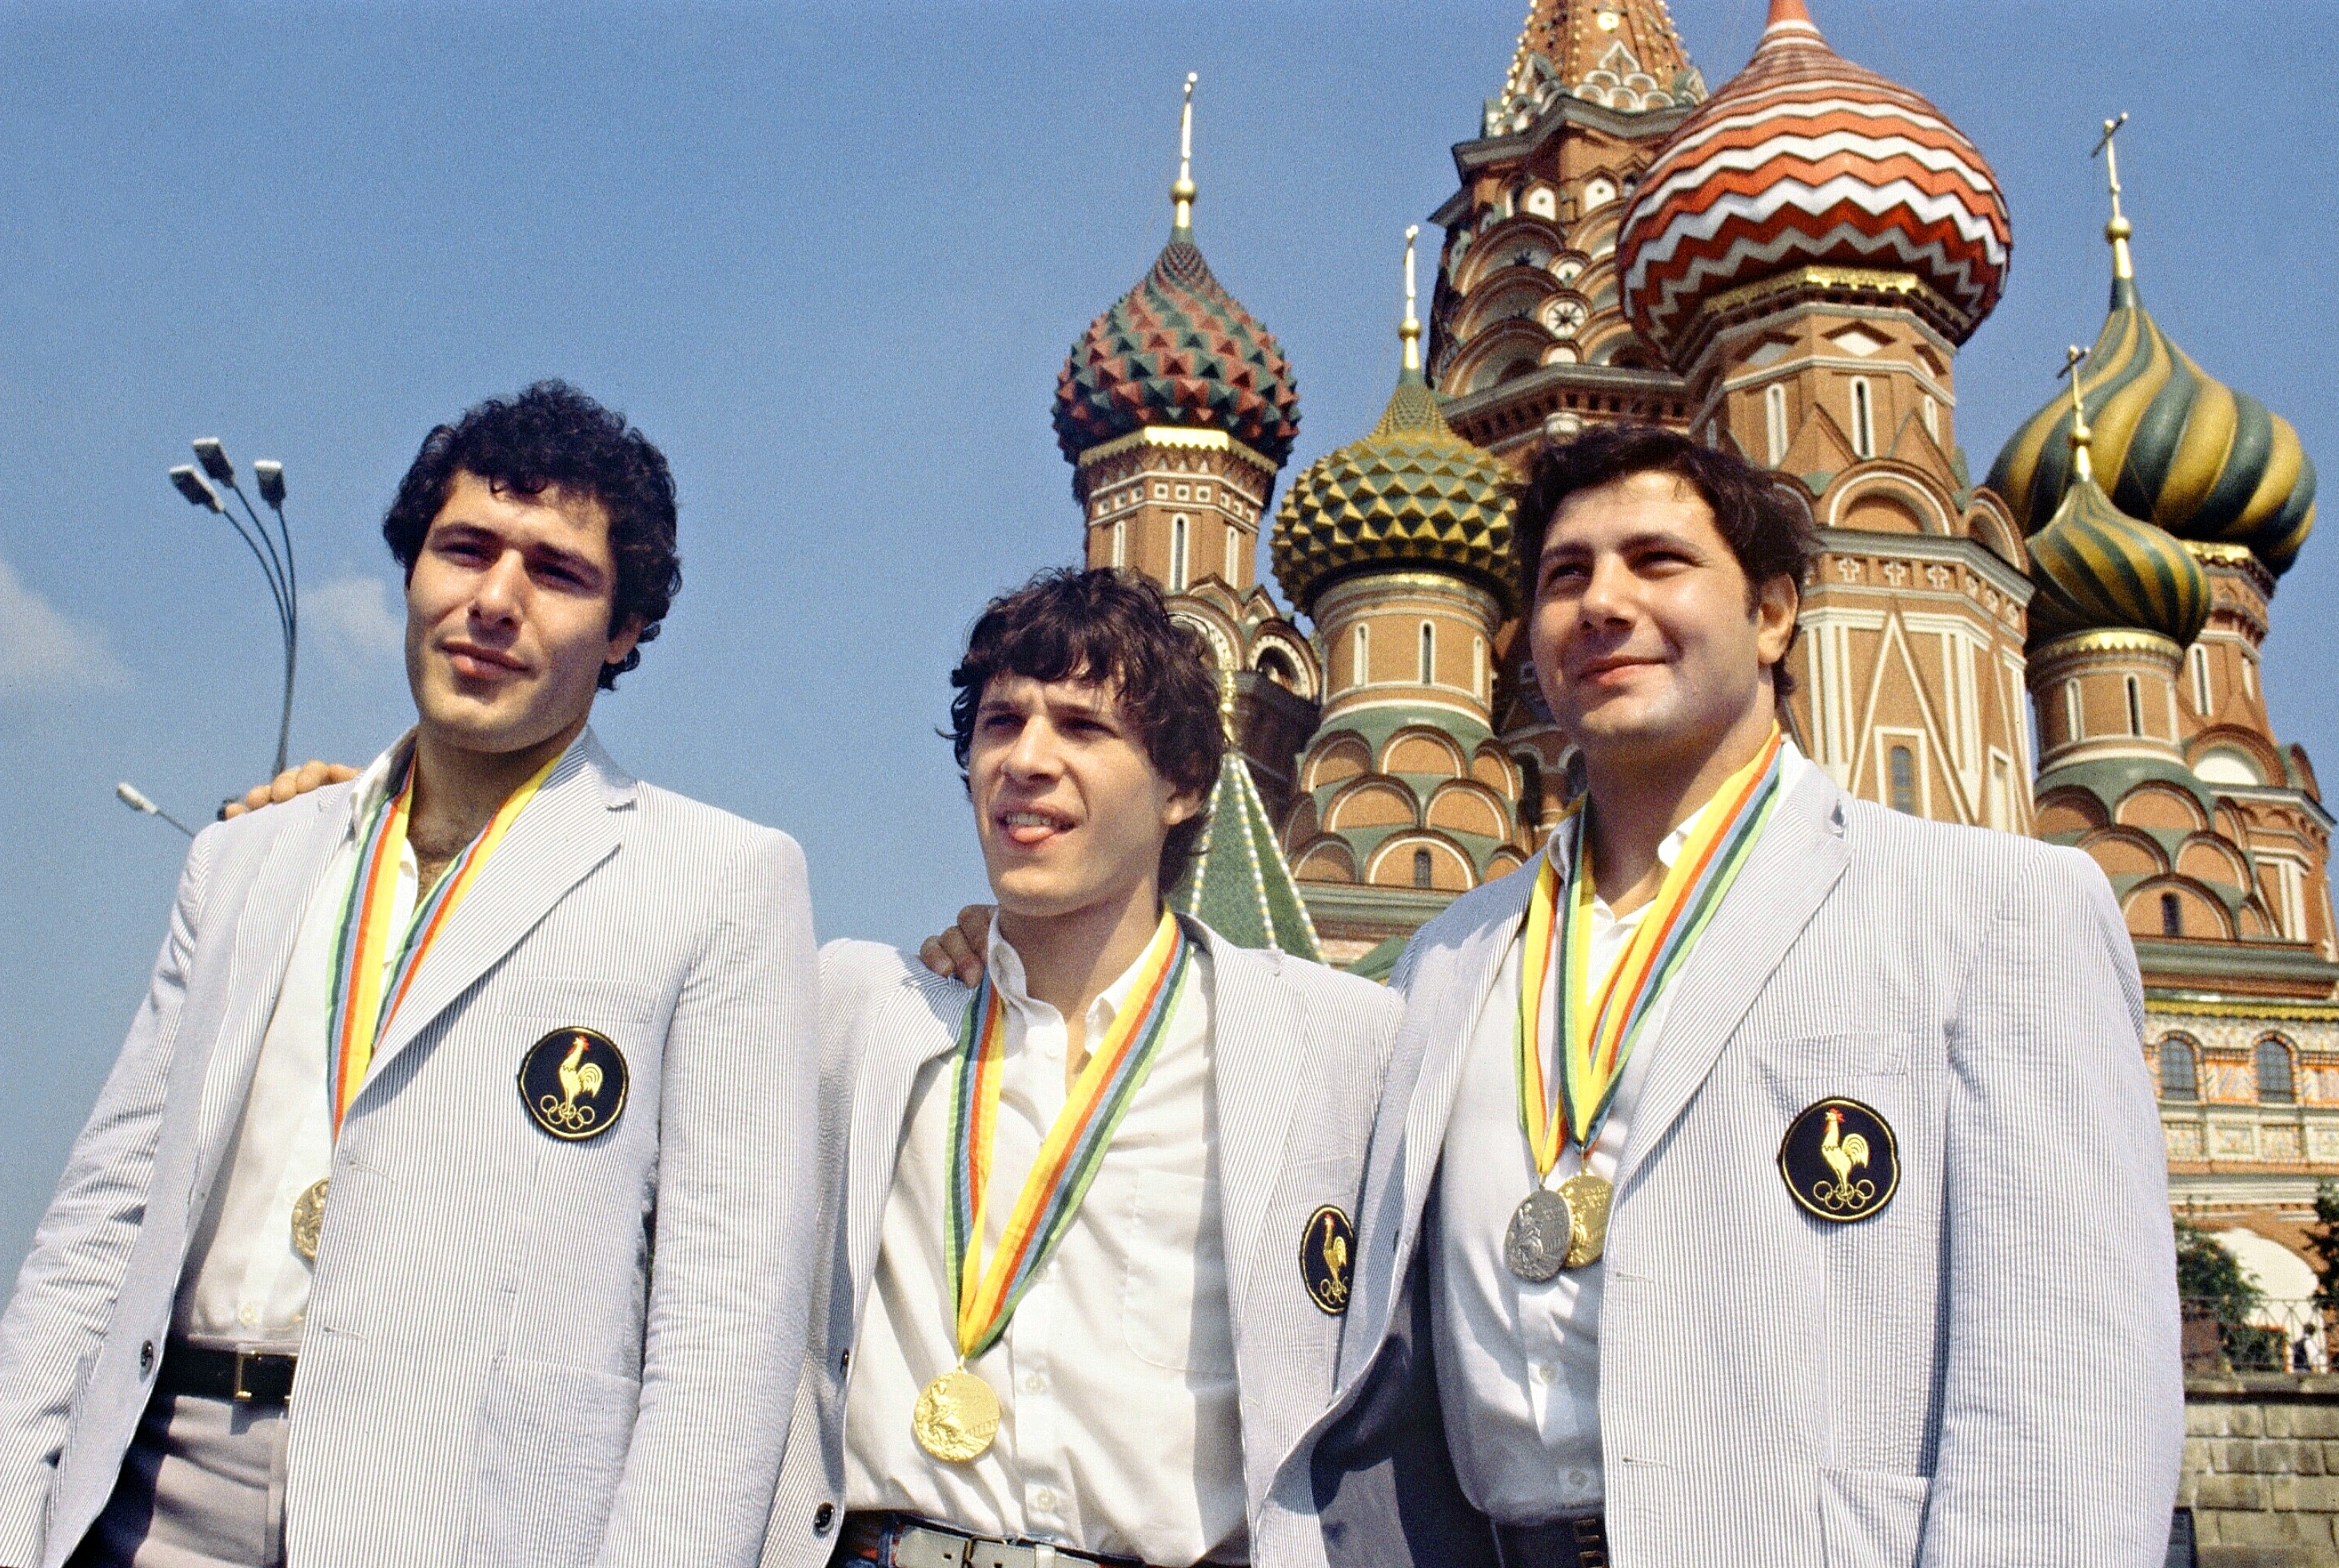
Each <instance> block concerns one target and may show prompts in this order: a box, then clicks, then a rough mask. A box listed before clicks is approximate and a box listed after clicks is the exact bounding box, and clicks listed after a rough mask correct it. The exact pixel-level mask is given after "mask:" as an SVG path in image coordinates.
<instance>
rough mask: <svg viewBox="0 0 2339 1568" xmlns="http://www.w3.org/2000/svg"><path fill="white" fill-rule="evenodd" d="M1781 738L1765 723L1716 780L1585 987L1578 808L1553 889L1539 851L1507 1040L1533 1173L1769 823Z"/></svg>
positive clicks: (1579, 1126) (1597, 1101)
mask: <svg viewBox="0 0 2339 1568" xmlns="http://www.w3.org/2000/svg"><path fill="white" fill-rule="evenodd" d="M1784 742H1785V737H1784V736H1783V735H1781V733H1780V731H1779V730H1778V728H1777V727H1776V726H1775V725H1774V726H1772V730H1771V734H1770V737H1769V739H1768V740H1766V741H1765V742H1764V743H1763V745H1762V749H1761V750H1760V751H1758V752H1757V753H1756V754H1754V756H1753V757H1752V759H1751V760H1749V761H1748V762H1747V763H1746V764H1745V765H1744V766H1743V767H1742V768H1740V769H1739V770H1738V771H1737V772H1736V773H1733V774H1731V776H1730V777H1729V778H1727V779H1725V780H1724V781H1723V782H1722V787H1721V788H1720V789H1719V790H1717V791H1716V792H1715V794H1714V796H1713V798H1712V801H1710V802H1709V803H1707V806H1706V809H1705V810H1704V812H1703V814H1702V816H1701V817H1700V820H1699V822H1698V824H1697V826H1696V827H1695V828H1693V829H1692V830H1691V832H1690V835H1689V838H1688V840H1687V841H1686V842H1685V843H1683V845H1682V849H1681V853H1679V854H1677V855H1676V856H1675V857H1674V859H1673V864H1672V865H1671V866H1670V867H1668V868H1667V869H1666V872H1665V876H1664V880H1663V883H1661V884H1660V886H1659V887H1658V890H1657V895H1656V897H1655V898H1654V899H1653V901H1651V903H1650V906H1649V909H1648V911H1647V912H1646V913H1645V914H1643V916H1642V919H1641V922H1640V925H1639V926H1638V928H1637V929H1636V930H1635V931H1634V932H1633V937H1632V940H1631V941H1630V942H1628V943H1626V945H1625V949H1624V952H1623V956H1622V957H1620V958H1619V959H1618V960H1617V961H1616V962H1615V963H1614V965H1613V966H1612V967H1611V968H1610V970H1609V971H1608V973H1607V975H1606V976H1605V977H1604V980H1603V981H1601V983H1600V984H1599V985H1598V986H1597V987H1596V988H1595V987H1594V984H1593V983H1592V977H1591V972H1590V971H1591V949H1592V901H1593V898H1594V888H1595V884H1596V879H1595V878H1594V873H1593V870H1592V846H1591V835H1590V833H1589V831H1588V828H1587V818H1588V812H1579V813H1578V814H1577V815H1576V821H1575V843H1574V856H1573V857H1572V859H1571V861H1570V863H1569V866H1568V875H1567V885H1566V886H1565V887H1564V889H1563V888H1562V887H1561V886H1560V881H1559V875H1558V871H1557V868H1556V867H1555V866H1554V864H1553V863H1552V862H1551V859H1550V857H1549V856H1548V855H1546V856H1545V862H1544V865H1543V868H1542V870H1541V871H1540V872H1539V873H1537V876H1536V879H1535V892H1534V893H1533V894H1532V895H1531V897H1530V899H1529V902H1528V911H1527V932H1526V939H1527V942H1528V945H1527V947H1526V949H1525V952H1524V953H1523V954H1522V965H1521V976H1520V980H1521V984H1520V1001H1519V1019H1518V1027H1517V1042H1516V1048H1515V1054H1516V1057H1517V1062H1518V1080H1519V1090H1520V1115H1521V1120H1522V1125H1523V1127H1524V1128H1525V1131H1526V1134H1527V1139H1528V1144H1529V1147H1530V1149H1531V1150H1532V1151H1533V1153H1534V1156H1535V1171H1536V1174H1537V1175H1538V1176H1548V1175H1549V1174H1550V1172H1551V1170H1552V1168H1553V1167H1554V1166H1555V1165H1556V1164H1557V1163H1558V1160H1559V1153H1560V1150H1561V1149H1563V1148H1564V1147H1565V1145H1566V1142H1567V1140H1568V1139H1569V1138H1570V1137H1573V1138H1574V1140H1575V1142H1576V1145H1577V1147H1579V1148H1581V1149H1585V1150H1587V1151H1588V1150H1589V1149H1591V1147H1592V1145H1593V1143H1594V1141H1595V1140H1596V1139H1598V1137H1599V1135H1600V1128H1601V1126H1602V1125H1603V1123H1604V1122H1605V1121H1606V1119H1607V1116H1608V1109H1609V1107H1610V1105H1611V1104H1613V1103H1614V1100H1615V1095H1616V1087H1617V1085H1618V1083H1619V1082H1620V1081H1621V1080H1622V1079H1623V1069H1624V1063H1625V1061H1626V1060H1627V1059H1628V1058H1629V1057H1630V1055H1631V1053H1632V1048H1633V1043H1634V1041H1635V1040H1637V1039H1638V1038H1639V1035H1640V1031H1641V1027H1642V1025H1643V1023H1644V1022H1645V1021H1647V1019H1648V1017H1649V1016H1650V1014H1651V1012H1652V1011H1653V1010H1654V1008H1655V1005H1656V1002H1657V1000H1658V999H1659V998H1660V997H1662V996H1663V994H1664V992H1665V990H1666V988H1667V987H1668V986H1669V985H1670V984H1671V983H1672V981H1673V977H1674V976H1675V974H1676V973H1678V972H1679V971H1680V969H1681V967H1682V965H1683V962H1684V961H1685V960H1686V959H1687V957H1688V955H1689V953H1690V952H1691V950H1692V949H1693V947H1694V946H1695V945H1696V942H1697V939H1698V937H1699V936H1700V935H1701V934H1702V932H1704V930H1705V928H1706V925H1707V924H1708V923H1709V922H1711V921H1712V918H1713V915H1714V912H1715V911H1717V910H1718V909H1720V908H1721V906H1722V900H1723V899H1724V898H1725V897H1726V896H1727V895H1728V893H1729V892H1730V889H1731V886H1732V884H1733V883H1735V882H1736V881H1737V879H1738V873H1740V872H1741V871H1742V870H1743V869H1744V867H1745V863H1746V861H1747V858H1748V856H1749V855H1750V854H1751V853H1752V849H1753V846H1754V844H1755V843H1756V841H1757V840H1758V839H1760V837H1761V836H1762V829H1763V828H1764V827H1765V826H1767V825H1768V824H1769V822H1770V819H1771V814H1772V809H1773V808H1774V807H1775V806H1776V804H1777V802H1778V795H1779V781H1780V778H1781V774H1782V772H1783V764H1784V750H1783V747H1784ZM1554 928H1555V929H1554ZM1538 932H1541V934H1542V936H1543V941H1542V942H1541V943H1540V945H1538V944H1537V942H1536V941H1535V938H1536V935H1537V933H1538ZM1554 969H1558V970H1559V971H1561V973H1562V974H1563V975H1564V981H1563V983H1562V984H1561V986H1560V988H1559V997H1558V1007H1557V1008H1556V1010H1555V1011H1556V1013H1557V1023H1558V1028H1557V1030H1556V1031H1555V1032H1556V1034H1557V1036H1558V1038H1557V1040H1556V1041H1555V1045H1556V1050H1554V1055H1555V1056H1556V1058H1557V1069H1558V1070H1557V1071H1556V1073H1555V1074H1554V1076H1555V1077H1556V1078H1557V1079H1558V1083H1557V1085H1556V1089H1557V1094H1556V1100H1557V1104H1556V1105H1555V1106H1554V1105H1553V1099H1554V1096H1553V1094H1552V1090H1551V1087H1549V1086H1547V1085H1546V1082H1545V1073H1544V1070H1543V1050H1542V1049H1541V1036H1542V1032H1543V1031H1542V1027H1541V1024H1542V1019H1543V1012H1544V1002H1543V997H1544V994H1545V991H1546V990H1547V988H1548V986H1549V983H1550V974H1551V971H1553V970H1554ZM1546 1108H1550V1109H1546Z"/></svg>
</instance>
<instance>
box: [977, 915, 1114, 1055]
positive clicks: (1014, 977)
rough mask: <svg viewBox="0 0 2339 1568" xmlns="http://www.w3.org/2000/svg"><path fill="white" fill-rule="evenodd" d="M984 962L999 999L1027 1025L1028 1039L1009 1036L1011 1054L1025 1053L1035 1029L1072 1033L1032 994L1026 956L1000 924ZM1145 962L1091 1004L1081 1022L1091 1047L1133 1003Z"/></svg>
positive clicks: (985, 951)
mask: <svg viewBox="0 0 2339 1568" xmlns="http://www.w3.org/2000/svg"><path fill="white" fill-rule="evenodd" d="M982 962H983V964H984V965H985V967H986V968H987V969H988V970H989V971H990V973H991V983H992V988H993V989H995V990H996V991H998V992H999V999H1000V1000H1001V1001H1003V1002H1005V1003H1006V1004H1007V1006H1008V1008H1009V1010H1010V1011H1013V1012H1015V1013H1017V1014H1019V1015H1021V1020H1022V1022H1023V1026H1024V1027H1023V1031H1022V1033H1023V1037H1024V1038H1023V1039H1022V1040H1018V1039H1017V1038H1016V1035H1015V1034H1014V1033H1013V1032H1011V1033H1010V1034H1009V1036H1008V1040H1009V1045H1008V1049H1009V1050H1011V1051H1013V1050H1021V1048H1022V1046H1023V1045H1024V1044H1026V1043H1028V1041H1029V1037H1030V1032H1031V1028H1032V1026H1034V1025H1050V1024H1061V1025H1063V1026H1064V1029H1065V1031H1066V1032H1067V1033H1069V1032H1070V1031H1071V1022H1070V1021H1069V1020H1067V1019H1065V1018H1064V1016H1063V1015H1062V1014H1061V1013H1059V1012H1058V1011H1056V1009H1055V1007H1054V1006H1053V1004H1051V1003H1049V1002H1044V1001H1041V1000H1040V999H1039V998H1038V997H1035V996H1033V995H1032V994H1031V990H1030V985H1031V981H1030V979H1029V977H1028V976H1027V975H1026V973H1025V971H1024V968H1023V955H1022V954H1021V953H1019V952H1016V951H1015V944H1014V943H1013V942H1009V941H1008V940H1007V939H1006V937H1004V936H1002V935H1001V934H1000V931H999V922H998V921H996V920H993V921H992V922H991V940H990V941H989V942H987V943H985V944H984V948H983V957H982ZM1144 962H1145V954H1144V953H1142V952H1140V953H1139V954H1138V955H1137V957H1136V958H1134V959H1132V960H1131V961H1130V965H1129V967H1128V968H1127V969H1124V970H1122V971H1120V975H1119V976H1117V977H1116V978H1115V979H1114V981H1113V982H1112V983H1111V984H1110V985H1108V986H1106V987H1105V988H1104V990H1102V991H1100V992H1098V993H1097V999H1096V1000H1095V1001H1092V1002H1091V1003H1089V1011H1088V1016H1087V1017H1086V1018H1085V1019H1083V1020H1082V1024H1083V1025H1084V1034H1083V1037H1082V1038H1083V1039H1084V1040H1087V1041H1088V1042H1089V1043H1090V1044H1094V1043H1095V1042H1096V1041H1097V1040H1101V1039H1102V1038H1103V1037H1104V1032H1105V1031H1107V1030H1109V1029H1110V1028H1111V1027H1112V1021H1113V1018H1114V1016H1115V1015H1116V1014H1118V1013H1119V1012H1120V1004H1121V1003H1122V1002H1124V1001H1128V1000H1129V993H1130V991H1133V990H1135V989H1136V987H1137V971H1138V970H1139V969H1140V968H1141V967H1142V966H1143V964H1144Z"/></svg>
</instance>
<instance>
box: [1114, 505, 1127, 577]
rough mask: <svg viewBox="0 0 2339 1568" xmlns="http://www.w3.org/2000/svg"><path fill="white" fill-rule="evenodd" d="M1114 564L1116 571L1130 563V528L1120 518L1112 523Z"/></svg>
mask: <svg viewBox="0 0 2339 1568" xmlns="http://www.w3.org/2000/svg"><path fill="white" fill-rule="evenodd" d="M1112 565H1113V569H1114V570H1115V571H1119V570H1120V568H1121V567H1125V566H1127V565H1129V528H1128V525H1127V524H1125V523H1122V522H1121V521H1120V520H1119V519H1118V518H1116V519H1115V520H1114V522H1113V525H1112Z"/></svg>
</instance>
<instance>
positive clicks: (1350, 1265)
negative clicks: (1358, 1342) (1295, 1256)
mask: <svg viewBox="0 0 2339 1568" xmlns="http://www.w3.org/2000/svg"><path fill="white" fill-rule="evenodd" d="M1356 1272H1357V1228H1356V1227H1355V1226H1353V1225H1351V1224H1349V1223H1348V1217H1347V1215H1345V1214H1343V1213H1341V1212H1340V1211H1339V1210H1338V1209H1337V1208H1333V1207H1332V1206H1331V1205H1330V1204H1328V1203H1327V1204H1326V1205H1325V1206H1324V1207H1323V1208H1319V1209H1318V1210H1317V1211H1316V1212H1315V1213H1313V1214H1311V1215H1309V1216H1308V1229H1307V1232H1306V1234H1304V1235H1302V1236H1301V1237H1300V1238H1299V1277H1300V1278H1301V1279H1302V1280H1303V1281H1305V1282H1306V1283H1307V1286H1308V1300H1310V1301H1312V1302H1314V1303H1315V1304H1316V1305H1317V1307H1318V1309H1320V1310H1321V1311H1324V1312H1326V1313H1328V1314H1330V1315H1331V1316H1332V1317H1339V1316H1340V1315H1341V1314H1343V1313H1345V1312H1347V1310H1348V1282H1349V1281H1350V1280H1351V1279H1353V1278H1354V1277H1356Z"/></svg>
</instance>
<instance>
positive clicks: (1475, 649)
mask: <svg viewBox="0 0 2339 1568" xmlns="http://www.w3.org/2000/svg"><path fill="white" fill-rule="evenodd" d="M1470 695H1472V696H1474V697H1476V698H1477V699H1478V700H1479V701H1480V702H1482V703H1483V702H1485V700H1486V639H1485V638H1484V637H1472V638H1471V639H1470Z"/></svg>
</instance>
